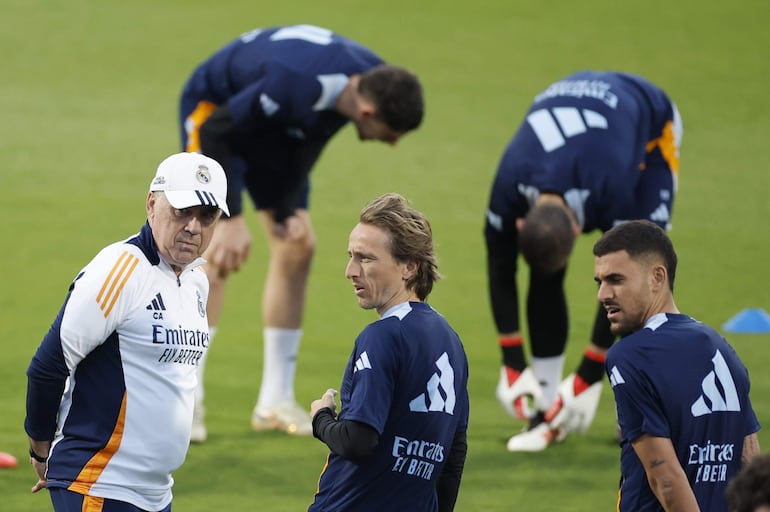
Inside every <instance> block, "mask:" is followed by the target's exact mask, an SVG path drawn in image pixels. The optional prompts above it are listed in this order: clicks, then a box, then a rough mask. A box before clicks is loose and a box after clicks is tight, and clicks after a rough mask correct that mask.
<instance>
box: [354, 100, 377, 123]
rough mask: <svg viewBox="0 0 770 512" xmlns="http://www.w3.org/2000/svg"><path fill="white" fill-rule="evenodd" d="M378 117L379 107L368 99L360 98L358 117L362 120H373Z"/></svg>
mask: <svg viewBox="0 0 770 512" xmlns="http://www.w3.org/2000/svg"><path fill="white" fill-rule="evenodd" d="M376 115H377V107H376V106H375V105H374V103H372V102H371V101H369V100H367V99H366V98H363V97H359V100H358V116H359V117H360V118H361V119H367V118H373V117H375V116H376Z"/></svg>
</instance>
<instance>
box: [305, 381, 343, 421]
mask: <svg viewBox="0 0 770 512" xmlns="http://www.w3.org/2000/svg"><path fill="white" fill-rule="evenodd" d="M335 396H337V390H336V389H331V388H330V389H327V390H326V393H324V394H323V396H322V397H321V398H319V399H318V400H313V403H312V404H310V417H311V418H314V417H315V415H316V413H317V412H318V411H320V410H321V409H323V408H325V407H328V408H329V409H331V411H332V414H333V415H334V416H335V417H336V416H337V404H336V403H335V402H334V397H335Z"/></svg>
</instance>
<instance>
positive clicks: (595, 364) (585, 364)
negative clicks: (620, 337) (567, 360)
mask: <svg viewBox="0 0 770 512" xmlns="http://www.w3.org/2000/svg"><path fill="white" fill-rule="evenodd" d="M606 359H607V356H605V355H604V354H600V353H598V352H595V351H593V350H591V349H586V351H585V352H584V353H583V360H582V361H580V366H578V369H577V372H576V375H575V390H574V391H575V395H578V394H579V393H582V392H583V391H585V390H586V389H587V388H588V387H589V386H591V385H592V384H595V383H597V382H599V381H601V380H602V379H604V362H605V361H606Z"/></svg>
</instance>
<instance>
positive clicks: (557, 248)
mask: <svg viewBox="0 0 770 512" xmlns="http://www.w3.org/2000/svg"><path fill="white" fill-rule="evenodd" d="M574 245H575V232H574V231H573V227H572V219H570V215H569V212H567V210H566V208H565V207H564V206H561V205H558V204H554V203H544V204H539V205H537V206H535V207H533V208H532V209H531V210H530V211H529V213H528V214H527V216H526V217H525V218H524V226H523V227H522V228H521V232H520V233H519V246H520V247H521V252H522V254H523V255H524V259H525V260H526V261H527V263H528V264H529V267H530V269H531V270H532V271H534V272H535V273H537V274H553V273H554V272H557V271H559V270H562V269H563V268H566V266H567V261H568V260H569V255H570V253H572V247H573V246H574Z"/></svg>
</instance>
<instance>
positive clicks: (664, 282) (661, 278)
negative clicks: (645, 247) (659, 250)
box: [652, 265, 668, 288]
mask: <svg viewBox="0 0 770 512" xmlns="http://www.w3.org/2000/svg"><path fill="white" fill-rule="evenodd" d="M652 282H653V284H654V286H655V287H656V288H661V287H664V286H665V287H666V288H668V271H666V267H665V266H663V265H655V266H654V267H652Z"/></svg>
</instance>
